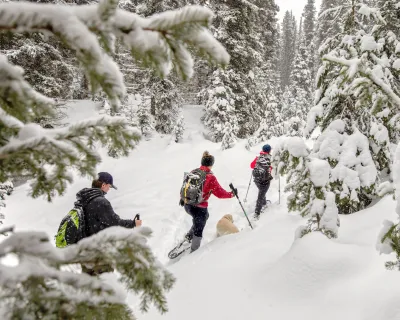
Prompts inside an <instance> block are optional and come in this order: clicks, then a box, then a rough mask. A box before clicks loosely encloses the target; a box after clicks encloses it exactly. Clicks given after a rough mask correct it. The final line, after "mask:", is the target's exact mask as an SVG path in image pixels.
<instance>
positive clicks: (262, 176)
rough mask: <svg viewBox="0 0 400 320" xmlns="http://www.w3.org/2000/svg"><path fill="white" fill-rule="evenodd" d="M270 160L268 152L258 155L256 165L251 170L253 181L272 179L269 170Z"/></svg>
mask: <svg viewBox="0 0 400 320" xmlns="http://www.w3.org/2000/svg"><path fill="white" fill-rule="evenodd" d="M270 166H271V160H270V155H269V154H262V155H260V156H259V157H258V159H257V162H256V165H255V167H254V170H253V177H254V180H255V181H258V182H267V181H271V180H272V176H271V172H270Z"/></svg>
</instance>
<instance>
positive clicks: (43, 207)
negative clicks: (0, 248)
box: [5, 102, 400, 320]
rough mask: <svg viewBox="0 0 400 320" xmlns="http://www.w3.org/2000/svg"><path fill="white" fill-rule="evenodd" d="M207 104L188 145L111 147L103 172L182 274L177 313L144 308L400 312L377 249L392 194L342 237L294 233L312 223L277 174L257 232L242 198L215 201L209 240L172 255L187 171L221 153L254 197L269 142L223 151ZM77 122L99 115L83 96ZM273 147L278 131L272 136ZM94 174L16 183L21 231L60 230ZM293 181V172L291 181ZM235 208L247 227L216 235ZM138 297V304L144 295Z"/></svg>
mask: <svg viewBox="0 0 400 320" xmlns="http://www.w3.org/2000/svg"><path fill="white" fill-rule="evenodd" d="M201 112H202V110H201V108H200V107H197V106H187V107H185V109H184V116H185V120H186V123H187V124H186V127H187V130H186V132H185V136H184V141H183V143H181V144H175V143H171V138H170V137H169V136H158V135H156V136H155V137H154V138H153V139H152V140H150V141H144V140H143V141H142V142H141V143H140V144H139V145H138V147H137V148H136V149H135V150H134V151H133V152H132V153H131V154H130V156H129V157H127V158H121V159H112V158H109V157H108V156H107V154H106V151H101V153H102V156H103V162H102V163H101V164H100V165H99V166H98V170H99V171H108V172H110V173H111V174H112V175H113V176H114V181H115V184H116V185H117V186H118V190H117V191H111V192H110V193H109V194H108V195H107V197H108V199H110V201H111V203H112V205H113V207H114V210H115V211H116V212H117V213H118V214H119V215H120V216H121V217H123V218H133V217H134V216H135V214H136V213H140V214H141V218H142V219H143V222H144V224H145V225H147V226H150V227H151V228H152V229H153V232H154V234H153V237H152V239H151V241H150V245H151V246H152V248H153V250H154V252H155V254H156V255H157V257H158V258H159V260H160V261H161V262H163V263H165V264H166V265H167V266H168V268H169V269H170V270H171V271H172V272H173V273H174V274H175V276H176V277H177V283H176V285H175V287H174V288H173V290H172V291H171V292H170V293H169V294H168V302H169V306H170V311H169V312H168V313H167V314H166V315H163V316H161V315H160V314H159V313H158V312H157V311H156V310H151V311H150V312H149V313H148V314H145V315H139V314H138V313H137V315H138V317H139V318H140V319H147V320H153V319H173V320H187V319H190V320H196V319H199V320H200V319H201V320H204V319H230V320H234V319H246V318H247V319H251V320H257V319H260V320H261V319H262V320H264V319H277V320H278V319H282V320H286V319H307V320H314V319H315V320H317V319H318V320H319V319H324V320H327V319H351V320H358V319H359V320H380V319H382V320H395V319H397V320H398V319H400V304H399V303H398V297H399V296H400V286H399V285H398V283H399V282H400V273H398V272H395V271H386V270H385V268H384V262H385V261H386V260H388V259H390V258H391V257H388V256H384V257H382V256H379V254H378V252H377V251H376V249H375V243H376V239H377V234H378V233H379V230H380V228H381V224H382V221H383V220H384V219H394V217H395V202H394V201H393V200H392V199H391V198H390V197H386V198H384V199H383V200H381V201H380V202H379V203H378V204H376V205H375V206H374V207H371V208H369V209H367V210H364V211H362V212H359V213H357V214H354V215H351V216H345V217H341V227H340V229H339V238H338V239H336V240H328V239H327V238H325V237H324V236H322V235H320V234H311V235H308V236H306V237H305V238H303V239H300V240H297V241H294V233H295V230H296V228H297V227H298V226H300V225H302V224H304V223H305V222H306V220H305V219H303V218H301V217H299V216H298V215H296V214H289V213H288V212H287V208H286V198H285V195H283V194H282V197H281V204H280V205H279V204H278V181H277V180H274V181H273V183H272V186H271V189H270V191H269V192H268V198H269V199H270V200H271V201H272V203H273V204H272V205H271V207H270V208H269V209H268V210H267V211H266V212H265V213H264V215H263V216H262V218H261V219H260V221H258V222H257V224H255V228H254V230H251V229H250V228H249V226H248V223H247V220H246V219H245V217H244V215H243V212H242V211H241V208H240V206H239V204H238V202H237V200H236V199H228V200H218V199H216V198H212V199H211V201H210V210H209V211H210V218H209V220H208V223H207V226H206V229H205V232H204V240H203V244H202V247H201V248H200V249H199V250H198V251H197V252H195V253H194V254H191V255H186V256H184V257H183V258H182V259H180V260H179V261H176V262H170V261H169V260H168V258H167V253H168V251H169V250H171V249H172V247H173V246H174V245H175V243H176V242H177V241H178V240H179V239H181V238H182V236H183V235H184V234H185V232H186V231H187V230H188V229H189V227H190V225H191V221H190V218H189V216H188V215H186V214H185V212H184V210H183V209H182V208H181V207H180V206H179V205H178V201H179V188H180V185H181V180H182V177H183V173H184V172H185V171H188V170H191V169H194V168H196V167H197V166H199V164H200V159H201V155H202V153H203V151H205V150H208V151H209V152H210V153H211V154H213V155H214V156H215V158H216V161H215V165H214V168H213V171H214V173H215V175H216V176H217V178H218V180H219V182H220V183H221V185H222V186H223V187H224V188H226V189H228V185H229V183H230V182H232V183H233V184H234V185H235V186H236V187H237V188H238V191H239V196H240V197H241V199H242V202H243V199H244V196H245V194H246V190H247V186H248V183H249V179H250V174H251V171H250V166H249V164H250V162H251V161H252V160H253V159H254V157H255V156H256V155H257V153H258V150H259V148H260V146H256V147H254V148H252V150H251V151H248V150H246V149H245V147H244V146H245V142H244V141H241V142H239V143H238V144H237V145H236V146H235V147H234V148H233V149H230V150H225V151H221V150H220V145H219V144H215V143H212V142H210V141H208V140H206V139H204V136H203V132H204V128H203V127H202V125H201V123H200V116H201ZM69 114H70V115H71V117H73V119H72V120H78V119H82V118H86V117H90V116H92V115H95V114H96V108H95V105H94V104H93V103H92V102H76V103H74V104H72V105H71V110H70V112H69ZM269 143H270V144H271V145H272V146H273V145H274V139H273V140H272V141H269ZM90 183H91V181H90V180H89V179H87V178H81V177H78V176H76V179H75V182H74V183H73V184H72V185H71V186H70V187H69V188H68V191H67V193H66V194H65V196H64V197H58V198H56V199H55V200H54V201H53V202H52V203H47V202H46V201H45V200H43V199H36V200H34V199H31V198H29V197H28V196H27V192H28V186H27V185H23V186H21V187H18V188H16V190H15V192H14V193H13V195H12V196H11V197H9V198H8V199H7V200H6V201H7V208H6V210H5V214H6V220H5V224H6V225H11V224H15V225H16V226H17V229H18V230H32V229H34V230H43V231H46V232H48V233H49V234H50V235H51V236H53V235H54V234H55V233H56V230H57V228H58V225H59V223H60V221H61V219H62V217H63V216H64V215H65V214H66V213H67V212H68V211H69V209H70V208H71V207H72V205H73V202H74V200H75V194H76V193H77V192H78V191H79V190H80V189H81V188H83V187H87V186H90ZM281 183H282V189H283V185H284V183H283V179H282V180H281ZM256 190H257V189H256V187H255V186H254V185H252V186H251V188H250V192H249V197H248V201H247V202H246V203H244V205H245V209H246V211H247V213H248V214H251V215H252V214H253V210H254V205H255V200H256V196H257V192H256ZM227 213H231V214H232V215H233V217H234V220H235V224H236V225H237V226H238V227H239V229H241V230H242V231H241V232H240V233H239V234H235V235H231V236H225V237H222V238H218V239H216V238H215V231H216V230H215V226H216V223H217V221H218V220H219V219H220V218H221V217H222V216H223V215H224V214H227ZM128 302H129V303H130V304H131V305H132V306H136V299H135V297H134V296H128Z"/></svg>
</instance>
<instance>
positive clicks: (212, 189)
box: [197, 166, 235, 208]
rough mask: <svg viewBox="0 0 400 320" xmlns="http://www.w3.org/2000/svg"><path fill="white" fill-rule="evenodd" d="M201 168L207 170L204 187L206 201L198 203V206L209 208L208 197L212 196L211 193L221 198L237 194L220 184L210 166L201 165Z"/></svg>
mask: <svg viewBox="0 0 400 320" xmlns="http://www.w3.org/2000/svg"><path fill="white" fill-rule="evenodd" d="M200 170H202V171H205V172H207V176H206V181H205V182H204V187H203V199H204V201H203V202H202V203H200V204H198V205H197V207H201V208H207V207H208V199H209V198H210V196H211V194H214V196H216V197H217V198H220V199H229V198H233V197H234V196H235V195H234V194H233V193H232V192H228V191H226V190H225V189H224V188H222V187H221V186H220V184H219V183H218V180H217V178H216V177H215V176H214V174H213V173H212V172H211V170H210V169H209V168H208V167H204V166H201V167H200Z"/></svg>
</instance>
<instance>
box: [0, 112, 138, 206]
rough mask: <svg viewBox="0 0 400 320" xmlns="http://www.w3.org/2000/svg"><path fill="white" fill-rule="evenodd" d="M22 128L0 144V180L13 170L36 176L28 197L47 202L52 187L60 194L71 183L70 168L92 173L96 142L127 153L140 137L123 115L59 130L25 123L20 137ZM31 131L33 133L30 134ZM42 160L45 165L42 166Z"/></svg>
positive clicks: (93, 173) (51, 194)
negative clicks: (66, 182) (8, 140)
mask: <svg viewBox="0 0 400 320" xmlns="http://www.w3.org/2000/svg"><path fill="white" fill-rule="evenodd" d="M0 123H1V122H0ZM32 129H34V130H32ZM24 130H25V131H26V132H27V133H25V134H23V135H24V136H26V137H25V138H23V139H17V138H14V139H13V140H11V141H10V142H9V143H7V144H5V145H4V146H2V147H0V162H1V166H2V170H1V171H0V180H1V181H5V180H8V179H9V178H10V177H11V176H12V174H16V173H17V174H24V175H32V176H36V177H37V179H35V180H34V181H33V183H32V196H33V197H38V196H41V195H46V196H47V199H48V200H49V201H50V200H51V198H52V196H53V190H55V191H57V193H58V194H60V195H61V194H63V193H64V191H65V189H66V184H65V181H68V182H72V177H71V176H70V174H69V171H70V170H71V169H77V170H78V171H79V172H80V173H81V174H82V175H85V174H89V175H91V176H95V172H94V171H95V167H96V164H97V163H98V162H99V161H100V156H99V155H98V153H97V152H96V151H95V150H94V146H95V143H96V142H99V143H100V144H101V145H103V146H106V147H107V146H110V145H112V146H113V147H114V148H115V149H116V150H117V151H118V152H121V153H122V154H123V155H127V153H128V152H129V150H131V149H132V148H133V147H134V146H135V144H136V143H137V142H138V141H139V139H140V137H141V135H140V132H139V131H137V130H133V129H132V128H130V127H128V123H127V120H126V119H125V118H121V117H109V116H102V117H98V118H95V119H89V120H84V121H80V122H78V123H76V124H74V125H71V126H68V127H65V128H61V129H47V130H45V129H42V128H40V127H39V126H38V125H35V124H29V125H27V126H24V127H23V128H21V129H20V133H19V135H20V136H21V134H22V133H23V131H24ZM32 132H34V133H36V135H33V136H32ZM44 151H46V152H44ZM43 163H46V164H48V166H47V167H44V166H43V165H42V164H43Z"/></svg>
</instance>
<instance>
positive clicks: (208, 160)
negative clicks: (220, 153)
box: [201, 151, 215, 167]
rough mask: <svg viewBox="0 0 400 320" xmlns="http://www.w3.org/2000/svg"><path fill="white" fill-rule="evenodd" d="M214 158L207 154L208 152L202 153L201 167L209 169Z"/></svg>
mask: <svg viewBox="0 0 400 320" xmlns="http://www.w3.org/2000/svg"><path fill="white" fill-rule="evenodd" d="M214 161H215V159H214V157H213V156H212V155H211V154H209V153H208V151H204V153H203V157H202V158H201V165H202V166H205V167H211V166H213V165H214Z"/></svg>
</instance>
